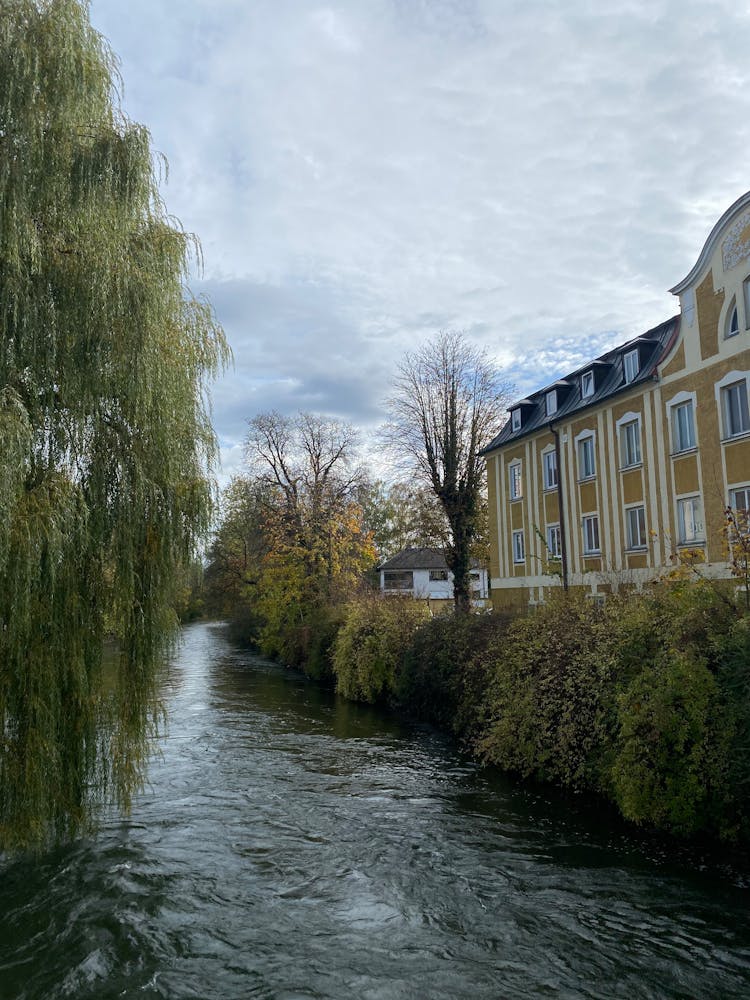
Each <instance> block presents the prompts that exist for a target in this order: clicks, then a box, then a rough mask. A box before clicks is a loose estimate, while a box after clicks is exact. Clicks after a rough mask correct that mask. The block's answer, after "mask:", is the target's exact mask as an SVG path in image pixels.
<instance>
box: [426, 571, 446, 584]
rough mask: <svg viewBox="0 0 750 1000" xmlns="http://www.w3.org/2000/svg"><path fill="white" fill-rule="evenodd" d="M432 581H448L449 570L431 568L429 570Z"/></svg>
mask: <svg viewBox="0 0 750 1000" xmlns="http://www.w3.org/2000/svg"><path fill="white" fill-rule="evenodd" d="M429 576H430V583H447V582H448V570H447V569H431V570H430V571H429Z"/></svg>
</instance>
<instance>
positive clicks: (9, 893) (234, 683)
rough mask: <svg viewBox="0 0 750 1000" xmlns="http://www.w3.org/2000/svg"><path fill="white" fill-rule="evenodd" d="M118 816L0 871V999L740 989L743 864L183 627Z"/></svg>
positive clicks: (748, 965) (747, 940) (385, 997)
mask: <svg viewBox="0 0 750 1000" xmlns="http://www.w3.org/2000/svg"><path fill="white" fill-rule="evenodd" d="M166 695H167V700H168V703H169V708H170V718H171V721H170V726H169V733H168V736H167V737H166V738H165V739H164V741H163V744H162V749H163V756H162V758H161V759H160V760H157V761H155V762H154V764H153V766H152V769H151V784H150V786H149V788H148V789H147V791H146V792H145V793H144V794H143V795H142V796H141V797H140V799H139V800H138V802H137V803H136V807H135V809H134V811H133V814H132V816H131V817H130V819H129V820H127V821H122V820H119V819H113V820H112V821H110V822H109V823H107V824H105V826H104V828H103V830H102V832H101V834H100V835H99V836H98V837H96V838H95V839H92V840H89V841H85V842H80V843H78V844H76V845H74V846H72V847H69V848H65V849H61V850H58V851H56V852H54V853H51V854H48V855H46V856H44V857H42V858H41V859H37V860H35V861H33V862H30V861H22V862H15V863H14V864H11V865H8V864H6V865H5V867H4V868H2V869H0V998H2V1000H10V998H14V1000H15V998H28V1000H31V998H34V1000H36V998H44V1000H54V998H60V997H75V998H96V1000H100V998H101V1000H104V998H115V997H133V998H136V997H138V998H141V997H143V998H150V997H173V998H183V997H197V998H201V1000H213V998H221V1000H226V998H238V1000H240V998H249V997H260V998H267V1000H272V998H273V1000H303V998H304V1000H307V998H313V997H326V998H347V1000H349V998H357V1000H359V998H364V1000H391V998H402V997H403V998H433V997H434V998H441V1000H453V998H463V997H466V998H472V1000H480V998H488V1000H489V998H492V1000H495V998H504V997H508V998H523V997H624V998H628V1000H635V998H640V997H654V998H662V997H681V998H696V1000H697V998H717V1000H724V998H731V997H738V998H739V997H742V998H747V997H750V920H749V919H748V904H749V903H750V880H748V879H747V878H746V877H745V876H744V875H743V873H742V871H740V870H737V869H736V868H734V869H733V868H732V867H731V866H730V865H729V864H723V863H722V861H721V858H716V857H713V858H708V859H707V858H702V857H701V856H699V855H698V854H695V853H692V854H691V853H690V852H680V853H679V854H678V853H677V852H675V851H673V850H671V849H665V848H664V847H662V848H657V847H655V846H654V845H653V844H651V846H648V845H649V841H648V840H645V839H643V838H638V837H636V836H634V835H633V834H632V833H631V832H629V831H628V830H626V829H625V828H624V827H622V826H620V825H618V824H617V823H615V822H614V821H613V820H612V819H611V818H610V817H608V816H599V815H597V814H596V812H595V811H592V807H591V806H590V805H589V806H588V807H583V806H581V808H580V809H574V808H571V807H570V806H569V805H567V804H565V803H564V802H563V801H561V800H560V799H559V798H556V797H555V795H554V793H546V792H540V791H539V790H538V789H536V790H532V789H528V788H524V787H523V786H520V785H518V784H516V783H514V782H512V781H508V780H505V779H504V778H503V777H502V776H499V775H497V774H494V773H488V772H486V771H485V772H483V771H481V770H480V769H478V768H476V767H475V766H474V765H473V764H472V763H470V762H468V761H467V760H465V759H464V758H462V757H461V756H460V755H458V754H457V753H456V752H455V751H454V750H453V749H452V748H451V746H450V745H449V744H448V743H447V742H446V741H444V740H443V739H442V738H441V737H439V736H437V735H436V734H434V733H431V732H430V731H425V730H422V729H419V728H417V727H414V726H409V725H406V724H402V723H399V722H398V721H397V720H395V719H393V718H392V717H390V716H388V715H386V714H383V713H381V712H378V711H376V710H373V709H368V708H363V707H360V706H353V705H349V704H347V703H346V702H343V701H340V700H337V699H335V698H334V697H333V696H332V695H331V694H330V693H328V692H324V691H321V690H320V689H318V688H317V687H316V686H315V685H313V684H309V683H306V682H305V681H303V680H301V679H300V678H298V677H296V676H294V675H292V674H290V673H288V672H284V671H283V670H281V669H279V668H278V667H275V666H272V665H269V664H267V663H264V662H263V661H259V660H257V659H254V658H253V657H252V656H249V655H247V654H246V653H242V652H239V651H237V650H235V649H233V648H232V647H231V646H230V645H229V644H228V643H227V642H226V640H225V638H224V631H223V629H222V627H221V626H207V625H196V626H191V627H190V628H189V629H187V630H186V632H185V641H184V644H183V647H182V650H181V652H180V654H179V655H178V657H177V658H176V661H175V663H174V664H173V665H172V667H171V668H170V672H169V678H168V681H167V687H166Z"/></svg>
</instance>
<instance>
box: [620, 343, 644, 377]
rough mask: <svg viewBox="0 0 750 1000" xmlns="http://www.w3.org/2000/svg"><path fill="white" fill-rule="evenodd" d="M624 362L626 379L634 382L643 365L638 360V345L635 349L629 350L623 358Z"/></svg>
mask: <svg viewBox="0 0 750 1000" xmlns="http://www.w3.org/2000/svg"><path fill="white" fill-rule="evenodd" d="M623 364H624V366H625V381H626V382H632V381H633V379H634V378H635V377H636V375H637V374H638V369H639V368H640V367H641V366H640V362H639V360H638V348H637V347H636V349H635V350H634V351H628V353H627V354H626V355H625V357H624V359H623Z"/></svg>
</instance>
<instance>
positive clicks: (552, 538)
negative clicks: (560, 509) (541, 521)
mask: <svg viewBox="0 0 750 1000" xmlns="http://www.w3.org/2000/svg"><path fill="white" fill-rule="evenodd" d="M547 555H548V556H549V558H550V559H562V536H561V534H560V524H559V522H558V523H557V524H548V525H547Z"/></svg>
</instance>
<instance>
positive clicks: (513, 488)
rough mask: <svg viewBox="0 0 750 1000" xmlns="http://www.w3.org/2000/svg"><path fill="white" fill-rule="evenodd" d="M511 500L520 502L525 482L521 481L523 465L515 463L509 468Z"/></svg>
mask: <svg viewBox="0 0 750 1000" xmlns="http://www.w3.org/2000/svg"><path fill="white" fill-rule="evenodd" d="M508 478H509V480H510V498H511V500H520V499H521V497H522V496H523V481H522V480H521V463H520V462H514V463H513V464H512V465H509V466H508Z"/></svg>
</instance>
